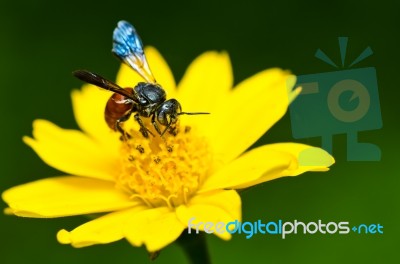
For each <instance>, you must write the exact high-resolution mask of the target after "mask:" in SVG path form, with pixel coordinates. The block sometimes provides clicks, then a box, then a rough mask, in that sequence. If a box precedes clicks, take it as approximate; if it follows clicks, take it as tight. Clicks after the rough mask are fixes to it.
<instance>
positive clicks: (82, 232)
mask: <svg viewBox="0 0 400 264" xmlns="http://www.w3.org/2000/svg"><path fill="white" fill-rule="evenodd" d="M146 209H147V207H145V206H136V207H134V208H132V209H126V210H123V211H118V212H114V213H109V214H107V215H105V216H101V217H99V218H96V219H95V220H92V221H90V222H87V223H85V224H83V225H80V226H79V227H77V228H75V229H74V230H72V231H71V232H68V231H66V230H64V229H63V230H60V231H59V232H58V233H57V239H58V241H59V242H60V243H62V244H71V245H72V246H73V247H76V248H80V247H86V246H91V245H95V244H107V243H111V242H114V241H117V240H120V239H122V238H124V232H123V230H124V227H125V225H127V224H128V223H129V222H130V221H132V219H134V218H135V216H136V214H137V213H138V212H140V211H143V210H146Z"/></svg>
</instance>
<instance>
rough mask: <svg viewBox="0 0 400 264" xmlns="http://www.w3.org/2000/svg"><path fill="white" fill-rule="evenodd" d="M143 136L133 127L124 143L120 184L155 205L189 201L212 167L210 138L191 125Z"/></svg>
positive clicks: (122, 146) (134, 195)
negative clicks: (203, 135)
mask: <svg viewBox="0 0 400 264" xmlns="http://www.w3.org/2000/svg"><path fill="white" fill-rule="evenodd" d="M182 128H183V129H181V131H178V132H177V133H172V134H171V133H168V132H167V133H165V134H164V136H163V137H161V136H159V135H158V134H155V136H149V138H145V137H143V135H142V134H141V133H140V132H139V131H138V130H134V129H132V130H131V131H130V135H131V136H130V137H129V138H128V139H125V140H123V141H122V144H121V153H122V154H121V172H120V174H119V176H118V178H117V181H116V182H117V185H116V186H117V188H119V189H122V190H124V191H125V192H128V194H129V195H130V197H131V198H132V199H137V198H139V199H141V200H143V201H144V202H145V203H146V204H147V205H149V206H151V207H159V206H168V207H171V208H173V207H176V206H179V205H181V204H185V203H187V201H188V200H189V199H190V197H191V196H192V195H193V194H194V193H195V192H196V191H197V189H198V188H199V186H200V185H201V183H202V181H203V180H204V178H205V177H206V175H208V174H209V172H210V170H211V169H212V158H211V157H212V156H211V155H210V152H209V151H210V150H209V147H208V144H207V142H206V141H205V140H204V139H203V138H201V137H198V136H196V133H195V131H193V129H191V128H190V127H188V126H186V127H182Z"/></svg>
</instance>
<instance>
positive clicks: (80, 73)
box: [72, 70, 132, 99]
mask: <svg viewBox="0 0 400 264" xmlns="http://www.w3.org/2000/svg"><path fill="white" fill-rule="evenodd" d="M72 74H73V75H74V76H75V77H76V78H78V79H80V80H82V81H84V82H87V83H90V84H94V85H96V86H98V87H101V88H103V89H106V90H109V91H112V92H114V93H118V94H120V95H123V96H125V97H127V98H131V99H132V95H131V94H130V93H128V92H127V91H126V90H125V89H123V88H121V87H120V86H118V85H117V84H115V83H113V82H112V81H109V80H107V79H106V78H104V77H102V76H100V75H98V74H96V73H93V72H90V71H86V70H77V71H74V72H73V73H72Z"/></svg>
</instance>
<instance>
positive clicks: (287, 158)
mask: <svg viewBox="0 0 400 264" xmlns="http://www.w3.org/2000/svg"><path fill="white" fill-rule="evenodd" d="M267 146H268V145H267ZM267 146H263V147H259V148H255V149H253V150H251V151H249V152H246V153H245V154H244V155H243V156H241V157H239V158H238V159H236V160H234V161H232V162H231V163H230V164H227V165H225V166H224V167H222V168H221V169H220V170H218V171H217V172H216V173H214V174H213V175H211V176H210V177H209V178H207V179H206V180H205V181H204V183H203V185H202V186H201V189H200V192H205V191H210V190H216V189H225V188H228V189H233V188H235V186H239V185H242V184H246V183H248V182H253V181H256V180H258V179H259V178H260V177H261V176H262V175H264V174H267V175H275V174H276V173H277V172H280V171H282V170H285V169H286V168H288V167H290V166H291V165H292V162H293V161H292V159H293V158H292V156H291V155H290V154H287V153H282V152H278V151H270V150H269V149H267Z"/></svg>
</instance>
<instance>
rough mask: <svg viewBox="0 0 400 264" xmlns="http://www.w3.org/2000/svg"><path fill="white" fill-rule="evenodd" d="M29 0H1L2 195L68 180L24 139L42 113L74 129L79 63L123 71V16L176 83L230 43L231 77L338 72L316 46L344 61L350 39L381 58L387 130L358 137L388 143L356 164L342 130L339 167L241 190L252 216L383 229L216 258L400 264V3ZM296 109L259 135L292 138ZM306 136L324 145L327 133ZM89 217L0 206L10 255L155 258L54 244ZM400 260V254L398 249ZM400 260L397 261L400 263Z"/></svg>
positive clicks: (223, 249)
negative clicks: (119, 27) (116, 33)
mask: <svg viewBox="0 0 400 264" xmlns="http://www.w3.org/2000/svg"><path fill="white" fill-rule="evenodd" d="M376 2H377V3H375V4H372V1H351V2H350V1H334V2H325V1H298V2H293V1H291V2H288V1H279V2H277V1H274V2H271V1H253V0H248V1H244V2H243V3H234V2H232V1H227V0H225V1H220V2H214V1H201V3H200V2H198V3H190V2H189V1H181V2H178V1H174V2H172V1H165V2H161V1H160V2H157V1H124V2H123V1H110V2H109V3H106V4H105V3H100V1H86V2H83V1H76V0H70V1H38V0H37V1H23V2H19V3H18V4H17V3H15V4H11V2H10V1H7V2H5V1H3V2H2V3H1V4H0V29H1V30H0V32H1V41H0V54H1V57H0V58H1V59H0V76H1V87H0V93H1V98H2V103H1V104H0V108H1V113H3V114H2V118H1V121H2V124H3V125H2V128H1V132H0V133H1V137H0V140H1V145H0V146H1V148H2V149H1V158H0V161H1V167H0V168H1V177H0V191H3V190H5V189H7V188H9V187H11V186H14V185H17V184H21V183H24V182H29V181H33V180H36V179H40V178H44V177H49V176H54V175H59V172H57V171H55V170H54V169H52V168H50V167H48V166H46V165H45V164H44V163H43V162H42V161H41V160H40V159H39V158H38V157H37V156H36V155H35V154H34V153H33V151H32V150H31V149H29V148H28V147H26V146H25V145H24V144H23V143H22V141H21V137H22V136H23V135H30V133H31V129H32V127H31V123H32V121H33V120H34V119H36V118H45V119H48V120H51V121H53V122H55V123H56V124H58V125H60V126H62V127H66V128H76V127H77V126H76V124H75V121H74V119H73V115H72V109H71V102H70V92H71V90H72V89H73V88H77V87H79V86H80V85H81V82H79V81H78V80H75V79H74V78H73V77H72V76H71V71H72V70H74V69H78V68H87V69H91V70H93V71H95V72H98V73H101V74H102V75H104V76H109V77H110V78H112V77H113V76H115V74H116V71H117V69H118V67H119V63H118V62H117V61H116V60H115V59H114V57H113V56H112V55H111V53H110V49H111V33H112V30H113V28H114V27H115V25H116V23H117V21H118V20H121V19H125V20H128V21H130V22H131V23H133V24H134V25H135V26H136V28H137V29H138V31H139V32H140V35H141V37H142V39H143V40H144V42H145V43H146V44H149V45H154V46H156V47H157V48H158V49H159V50H160V51H161V52H162V54H163V55H164V56H165V58H166V59H167V61H168V62H169V64H170V66H171V67H172V69H173V71H174V74H175V77H176V78H177V79H178V80H179V79H180V78H181V76H182V75H183V73H184V70H185V68H186V67H187V65H188V64H189V63H190V62H191V61H192V60H193V59H194V58H195V57H196V56H197V55H199V54H200V53H202V52H204V51H206V50H226V51H228V52H229V54H230V56H231V60H232V63H233V68H234V74H235V82H236V83H237V82H239V81H241V80H243V79H244V78H246V77H248V76H250V75H252V74H254V73H256V72H258V71H260V70H262V69H265V68H268V67H273V66H279V67H283V68H287V69H291V70H292V71H293V72H294V73H296V74H308V73H320V72H328V71H332V70H333V68H332V67H331V66H329V65H328V64H326V63H323V62H321V61H319V60H317V59H316V58H314V53H315V51H316V49H317V48H321V49H323V50H324V51H325V52H326V53H327V54H328V55H330V57H331V58H332V59H333V60H335V61H339V59H340V56H339V50H338V44H337V37H339V36H348V37H349V46H348V57H349V58H351V59H354V58H355V57H356V56H358V54H359V53H360V52H361V51H362V50H363V49H364V48H365V47H367V46H368V45H369V46H371V48H372V49H373V51H374V55H373V56H372V57H369V58H368V59H366V60H364V61H363V62H361V63H360V64H358V65H357V66H356V68H361V67H369V66H372V67H376V70H377V78H378V86H379V90H380V102H381V110H382V118H383V129H381V130H376V131H367V132H361V133H360V139H361V140H362V141H365V142H370V143H374V144H377V145H378V146H380V148H381V150H382V160H381V161H380V162H348V161H346V137H345V135H336V136H335V137H334V156H335V158H336V161H337V162H336V164H335V166H334V167H333V168H332V169H331V171H330V172H328V173H307V174H305V175H303V176H301V177H297V178H283V179H279V180H276V181H273V182H268V183H265V184H263V185H260V186H257V187H255V188H253V189H251V190H248V191H245V192H243V193H242V198H243V218H244V220H247V221H251V220H256V219H268V220H278V219H283V220H286V221H293V220H295V219H297V220H300V221H317V220H318V219H321V220H323V221H325V222H328V221H349V222H350V223H351V224H361V223H367V224H372V223H380V224H382V225H383V226H384V234H383V235H355V234H350V235H325V236H321V235H296V236H294V235H292V236H289V237H288V238H287V239H285V240H282V239H281V238H280V237H277V236H262V235H256V236H254V237H253V238H252V239H249V240H246V239H245V237H244V236H235V237H234V238H233V240H231V241H230V242H225V241H222V240H219V239H218V238H215V237H213V236H208V244H209V248H210V253H211V257H212V259H213V260H214V263H243V262H247V263H394V262H396V259H397V261H398V259H399V257H398V252H396V250H398V247H399V244H400V243H399V242H400V241H399V237H398V235H399V234H400V232H399V226H398V225H399V221H398V220H399V216H400V212H399V198H400V194H399V176H400V174H399V170H398V169H397V168H396V163H398V157H399V154H398V147H399V139H398V132H399V131H398V127H399V126H398V120H399V118H398V114H399V110H398V107H399V106H398V105H399V104H398V95H399V90H400V88H399V85H398V81H397V78H398V73H397V71H398V64H399V52H398V51H399V46H400V43H399V30H398V25H399V24H400V23H399V17H398V14H399V10H400V6H399V2H398V1H376ZM292 140H293V138H292V135H291V127H290V118H289V115H286V116H285V117H284V118H283V119H282V120H281V121H280V122H279V124H277V125H276V126H275V127H274V128H273V129H272V130H271V131H269V133H268V134H267V135H265V136H264V137H263V138H262V139H261V140H260V141H259V142H258V143H268V142H281V141H292ZM303 142H306V143H309V144H313V145H317V146H318V145H319V144H320V139H317V138H314V139H309V140H304V141H303ZM0 207H1V208H4V207H5V204H4V202H2V201H1V202H0ZM84 221H86V219H85V218H83V217H72V218H64V219H24V218H17V217H11V216H5V215H0V263H7V264H8V263H147V262H149V260H148V258H147V255H146V252H145V250H144V249H143V248H133V247H131V246H130V245H129V244H128V243H127V242H126V241H120V242H117V243H114V244H110V245H104V246H93V247H89V248H84V249H73V248H72V247H70V246H65V245H60V244H58V243H57V241H56V239H55V234H56V232H57V231H58V230H59V229H61V228H66V229H72V228H74V227H76V226H77V225H79V224H81V223H83V222H84ZM396 255H397V257H395V256H396ZM155 263H186V260H185V257H184V255H183V253H182V251H181V250H180V248H179V247H177V246H175V245H172V246H169V247H167V248H166V249H165V250H163V251H162V254H161V256H160V257H159V258H158V259H157V260H156V262H155ZM397 263H398V262H397Z"/></svg>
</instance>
